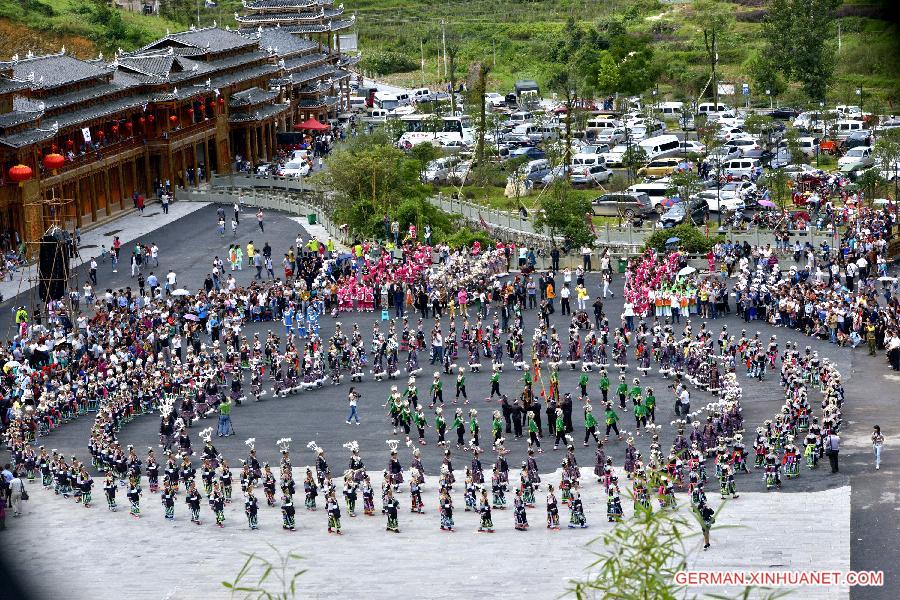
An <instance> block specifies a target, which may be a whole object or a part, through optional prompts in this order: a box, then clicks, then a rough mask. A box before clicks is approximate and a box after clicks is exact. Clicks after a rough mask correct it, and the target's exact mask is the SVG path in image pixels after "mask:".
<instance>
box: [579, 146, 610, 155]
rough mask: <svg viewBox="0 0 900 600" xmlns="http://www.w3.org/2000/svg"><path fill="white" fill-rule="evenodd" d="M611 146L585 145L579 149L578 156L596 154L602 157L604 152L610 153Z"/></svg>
mask: <svg viewBox="0 0 900 600" xmlns="http://www.w3.org/2000/svg"><path fill="white" fill-rule="evenodd" d="M609 150H610V145H609V144H583V145H582V146H581V147H579V148H578V153H577V154H596V155H600V154H603V153H604V152H609Z"/></svg>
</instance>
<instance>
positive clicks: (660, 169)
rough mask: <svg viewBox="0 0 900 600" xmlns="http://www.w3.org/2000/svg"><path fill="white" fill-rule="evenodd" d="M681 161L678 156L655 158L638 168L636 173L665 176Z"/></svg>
mask: <svg viewBox="0 0 900 600" xmlns="http://www.w3.org/2000/svg"><path fill="white" fill-rule="evenodd" d="M681 162H682V160H681V159H680V158H657V159H654V160H651V161H650V162H649V163H648V164H647V166H644V167H641V168H640V169H638V172H637V174H638V177H665V176H666V175H671V174H672V173H673V172H674V171H675V169H677V168H678V165H679V163H681Z"/></svg>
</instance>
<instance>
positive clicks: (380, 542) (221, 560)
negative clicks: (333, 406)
mask: <svg viewBox="0 0 900 600" xmlns="http://www.w3.org/2000/svg"><path fill="white" fill-rule="evenodd" d="M295 454H299V449H297V451H296V452H295ZM298 475H299V468H297V469H295V477H296V476H298ZM461 477H462V473H459V474H457V480H458V481H460V480H461ZM511 479H512V480H517V479H518V474H517V473H516V472H514V473H513V474H512V477H511ZM552 479H553V480H554V481H556V480H558V477H553V478H552ZM236 481H237V480H236ZM435 484H436V482H435V479H434V477H431V478H430V479H429V481H428V485H426V489H425V494H424V497H425V503H426V507H425V508H426V512H425V514H423V515H411V514H409V513H408V512H407V507H408V506H409V494H408V493H407V492H404V493H402V494H400V496H399V501H400V503H401V512H400V528H401V533H400V534H398V535H391V534H388V533H387V532H385V531H384V525H385V521H384V517H383V516H381V515H380V514H377V515H376V516H374V517H366V516H359V517H357V518H349V517H348V516H347V514H346V509H345V508H344V507H343V506H342V510H343V513H344V514H343V517H344V518H343V519H342V525H343V527H344V535H343V536H342V537H335V536H330V535H329V534H328V533H327V532H326V531H325V528H326V520H327V515H326V514H325V512H324V510H322V509H321V508H320V509H319V510H318V511H316V512H312V513H311V512H307V511H306V510H304V509H303V508H302V499H300V502H299V503H298V504H300V505H301V506H300V507H299V508H298V511H297V531H296V532H293V533H291V532H286V531H283V530H282V529H281V516H280V515H281V513H280V510H279V509H278V508H270V507H267V506H264V504H265V502H264V501H263V502H262V504H263V506H261V508H260V517H259V522H260V530H258V531H250V530H249V529H248V528H247V522H246V518H245V517H244V514H243V502H241V501H236V502H235V503H233V504H231V505H229V506H228V507H227V508H226V521H225V523H226V526H225V528H224V529H218V528H216V527H215V525H214V522H213V518H212V517H213V516H212V513H211V511H210V509H209V508H208V506H207V505H206V503H205V502H204V505H203V507H202V508H201V520H202V521H203V524H202V525H201V526H199V527H198V526H196V525H194V524H192V523H190V521H189V517H188V511H187V508H186V507H185V505H184V498H183V493H182V496H181V497H180V498H179V500H178V502H177V504H176V508H175V520H174V521H173V522H166V521H165V520H164V519H163V514H162V506H161V503H160V499H159V495H154V494H150V493H149V491H147V488H146V485H145V486H144V495H143V501H142V503H141V510H142V516H141V518H140V519H139V520H137V519H134V518H132V517H130V516H129V514H128V507H127V501H126V500H125V498H124V497H123V494H122V493H121V489H120V494H119V510H118V512H116V513H115V514H111V513H109V512H108V511H107V509H106V505H105V500H104V498H103V495H102V490H97V493H95V494H94V502H95V506H94V507H92V508H91V509H85V508H83V507H82V506H81V505H78V504H75V502H74V501H73V500H71V499H70V500H68V501H67V500H63V499H62V498H61V497H57V496H54V495H53V494H52V493H51V492H49V491H45V490H43V489H41V488H40V487H39V485H38V484H34V485H31V486H29V489H30V491H31V492H32V493H31V497H32V499H31V500H29V502H28V503H27V504H26V511H27V512H26V514H25V515H24V516H23V517H20V518H18V519H11V518H8V519H7V522H8V524H9V530H8V531H7V532H5V534H4V537H5V538H6V539H7V540H8V544H9V545H8V547H12V548H17V549H18V553H19V560H18V561H17V564H18V565H21V566H22V568H24V570H25V572H24V573H23V575H24V577H26V578H27V579H28V580H29V585H30V586H31V587H32V590H33V591H34V593H35V595H36V597H47V598H50V597H56V596H57V595H58V593H59V588H58V585H59V583H60V582H62V581H65V582H66V586H67V597H68V598H71V599H73V600H80V599H90V600H103V599H106V598H109V599H111V600H113V599H115V600H118V599H119V598H123V597H128V598H132V599H135V600H141V599H144V598H154V599H155V598H167V599H171V600H189V599H195V598H196V599H204V600H206V599H213V598H227V597H228V594H227V593H226V590H225V589H224V588H223V587H222V586H221V581H223V580H226V579H231V578H232V577H234V575H235V574H236V573H237V571H238V570H239V568H240V566H241V564H242V563H243V561H244V560H245V557H244V555H243V554H242V553H244V552H258V553H260V554H261V555H262V556H264V557H266V558H268V559H270V560H274V559H276V558H277V556H276V555H275V553H274V552H273V551H272V549H271V548H269V547H268V545H267V544H272V545H273V546H275V548H277V549H278V550H279V551H281V552H287V551H290V550H293V551H296V552H297V553H299V554H301V555H302V556H303V557H304V560H303V561H300V562H299V563H298V565H297V566H296V568H297V569H308V572H307V573H306V574H304V575H302V576H301V577H300V579H299V580H298V584H299V592H298V596H297V597H300V598H334V597H337V596H338V595H340V596H342V597H363V590H365V594H364V595H365V597H368V598H375V599H380V598H395V599H405V598H422V597H425V596H426V594H425V592H424V590H425V589H427V590H428V592H427V597H429V598H436V599H444V598H446V599H448V600H450V599H453V600H455V599H457V598H475V597H505V598H510V597H527V598H530V599H535V600H543V599H547V600H551V599H553V598H558V597H559V596H560V595H561V594H563V592H564V591H565V590H566V588H567V586H568V584H569V581H570V580H571V579H572V578H581V577H586V576H587V571H586V570H587V569H588V567H589V566H590V563H591V562H592V561H593V560H594V556H593V554H591V550H596V551H601V550H602V548H600V547H596V548H590V549H589V548H587V547H586V545H587V544H588V543H589V542H591V541H592V540H593V539H595V538H596V537H598V536H600V535H602V534H604V533H606V532H608V531H609V530H610V529H611V528H612V525H610V524H609V523H608V522H607V521H606V518H605V501H604V500H602V498H603V490H602V487H601V486H600V485H599V484H597V483H596V482H595V481H591V480H590V479H586V480H585V484H586V485H585V489H584V490H583V492H582V493H583V498H584V499H585V508H586V516H587V519H588V523H589V525H590V527H589V528H588V529H585V530H569V529H563V530H561V531H558V532H553V531H548V530H547V529H546V528H545V527H544V497H545V491H541V492H538V494H537V497H538V503H537V507H536V508H534V509H531V510H529V522H530V523H531V526H532V529H531V530H530V531H527V532H519V531H515V530H514V529H513V515H512V510H511V509H509V510H505V511H499V510H495V511H494V513H493V518H494V525H495V528H496V533H494V534H493V535H490V534H478V533H476V532H475V530H476V529H477V527H478V517H477V515H475V514H473V513H466V512H464V511H463V510H462V509H463V506H464V504H463V501H462V486H461V485H459V484H457V485H456V486H455V490H454V494H453V498H454V503H455V505H456V511H455V520H456V525H457V531H456V532H454V533H444V532H441V531H440V530H439V528H438V525H439V517H438V513H437V510H436V508H435V498H436V485H435ZM96 487H98V486H95V489H96ZM235 487H236V488H237V485H235ZM848 492H849V488H847V487H842V488H838V489H833V490H827V491H822V492H814V493H811V494H766V493H763V492H750V493H744V494H742V495H741V497H740V498H739V499H738V500H735V501H732V502H730V503H728V504H726V506H725V507H724V509H723V510H722V512H721V513H720V515H719V518H718V524H719V525H726V524H727V525H728V526H729V527H728V528H727V529H726V528H722V529H718V530H717V529H714V530H713V534H712V542H713V547H712V548H711V549H710V550H709V551H708V552H702V551H699V545H700V543H701V540H700V538H699V537H696V538H691V539H690V540H689V541H688V547H689V548H691V554H690V558H689V565H690V568H691V569H711V570H725V569H738V570H742V571H746V570H754V569H760V570H767V571H771V570H782V569H822V570H824V569H828V570H831V569H835V570H846V569H848V568H849V565H850V544H849V534H850V498H849V496H850V495H849V493H848ZM510 497H511V495H510ZM678 501H679V504H680V506H681V508H680V510H681V511H683V512H684V514H685V516H687V517H688V518H689V519H690V515H689V514H687V511H688V509H687V505H688V504H689V499H688V498H687V496H686V495H684V494H680V495H679V497H678ZM379 502H380V500H379V499H378V498H376V506H380V504H379ZM716 502H717V503H718V500H716ZM510 503H511V499H510ZM342 504H343V501H342ZM360 504H361V502H360ZM810 506H815V507H816V510H815V511H812V510H808V508H809V507H810ZM561 508H562V512H563V513H564V514H563V523H565V522H567V521H568V511H567V509H566V508H565V507H561ZM625 514H626V517H629V516H630V515H631V514H632V509H631V507H630V503H628V502H626V503H625ZM48 523H53V535H52V536H47V535H45V527H46V526H47V524H48ZM785 532H793V533H794V535H784V534H785ZM693 533H695V534H696V533H698V532H697V531H694V532H693ZM73 548H80V549H81V550H82V551H79V552H72V549H73ZM826 548H827V549H828V550H827V551H825V549H826ZM76 573H84V574H86V573H90V576H76V577H73V574H76ZM425 586H428V587H427V588H426V587H425ZM728 591H729V590H724V589H716V590H712V589H705V590H699V589H697V590H693V589H692V590H691V592H694V593H701V592H719V593H722V592H728ZM731 591H733V590H731ZM847 597H848V591H847V589H846V588H837V587H835V588H799V589H795V590H794V591H793V593H792V594H791V598H793V599H806V598H809V599H813V598H815V599H816V600H828V599H843V598H847Z"/></svg>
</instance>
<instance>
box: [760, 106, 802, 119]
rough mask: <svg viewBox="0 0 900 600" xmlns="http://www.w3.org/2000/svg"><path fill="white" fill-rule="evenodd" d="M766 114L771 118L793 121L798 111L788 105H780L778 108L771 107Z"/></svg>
mask: <svg viewBox="0 0 900 600" xmlns="http://www.w3.org/2000/svg"><path fill="white" fill-rule="evenodd" d="M766 114H767V115H768V116H770V117H772V118H773V119H778V120H780V121H793V120H794V119H795V118H797V115H799V114H800V111H799V110H797V109H796V108H791V107H790V106H780V107H778V108H773V109H772V110H770V111H769V112H768V113H766Z"/></svg>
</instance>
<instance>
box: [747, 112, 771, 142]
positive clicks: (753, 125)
mask: <svg viewBox="0 0 900 600" xmlns="http://www.w3.org/2000/svg"><path fill="white" fill-rule="evenodd" d="M774 122H775V120H774V119H773V118H772V117H769V116H767V115H761V114H759V113H753V114H752V115H750V116H749V117H747V119H746V120H745V121H744V131H746V132H747V133H749V134H751V135H753V136H756V137H757V139H762V138H763V136H765V144H766V146H767V147H768V146H769V145H770V142H771V137H770V135H769V134H771V132H772V126H773V124H774Z"/></svg>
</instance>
